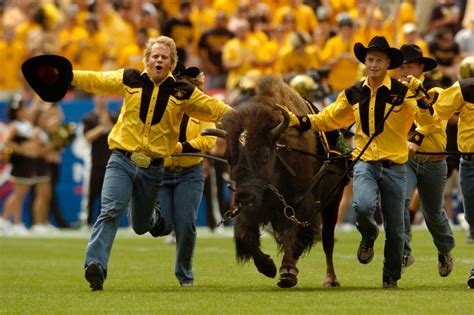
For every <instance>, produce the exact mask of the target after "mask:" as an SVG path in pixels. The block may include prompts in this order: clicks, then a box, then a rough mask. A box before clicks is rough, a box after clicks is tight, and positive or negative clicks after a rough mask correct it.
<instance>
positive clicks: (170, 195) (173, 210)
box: [160, 163, 204, 283]
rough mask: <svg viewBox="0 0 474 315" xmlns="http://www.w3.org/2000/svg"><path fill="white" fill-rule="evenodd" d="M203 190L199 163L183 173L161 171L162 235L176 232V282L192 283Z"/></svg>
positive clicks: (201, 169)
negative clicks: (162, 174)
mask: <svg viewBox="0 0 474 315" xmlns="http://www.w3.org/2000/svg"><path fill="white" fill-rule="evenodd" d="M203 190H204V167H203V164H202V163H201V164H198V165H196V166H193V167H190V168H189V169H187V170H185V171H183V172H179V173H178V172H171V171H165V173H164V179H163V187H162V189H161V190H160V205H161V215H162V217H163V219H164V221H165V227H164V231H163V234H169V233H170V232H171V230H172V229H173V228H174V230H175V232H176V260H175V269H174V271H175V275H176V278H177V279H178V281H179V283H188V282H193V281H194V274H193V271H192V267H193V254H194V247H195V245H196V220H197V215H198V210H199V204H200V202H201V198H202V192H203Z"/></svg>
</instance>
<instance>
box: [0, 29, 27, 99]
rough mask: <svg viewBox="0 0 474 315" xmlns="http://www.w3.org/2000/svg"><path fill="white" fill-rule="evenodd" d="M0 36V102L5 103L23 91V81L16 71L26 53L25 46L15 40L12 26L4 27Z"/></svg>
mask: <svg viewBox="0 0 474 315" xmlns="http://www.w3.org/2000/svg"><path fill="white" fill-rule="evenodd" d="M0 36H1V37H0V60H2V71H0V100H4V101H7V100H10V99H11V98H12V97H13V95H15V94H16V93H18V92H21V91H22V90H23V87H24V84H23V79H22V77H21V73H20V72H19V71H18V69H20V66H21V64H22V63H23V61H25V59H26V58H27V51H26V47H25V44H24V43H23V42H21V41H19V40H17V39H15V29H14V28H13V26H6V27H5V29H4V30H3V34H2V35H0Z"/></svg>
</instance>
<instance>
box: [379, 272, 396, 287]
mask: <svg viewBox="0 0 474 315" xmlns="http://www.w3.org/2000/svg"><path fill="white" fill-rule="evenodd" d="M382 288H384V289H398V285H397V280H393V279H392V278H390V277H388V276H385V275H384V276H383V283H382Z"/></svg>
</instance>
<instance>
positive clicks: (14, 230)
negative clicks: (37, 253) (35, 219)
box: [8, 223, 30, 236]
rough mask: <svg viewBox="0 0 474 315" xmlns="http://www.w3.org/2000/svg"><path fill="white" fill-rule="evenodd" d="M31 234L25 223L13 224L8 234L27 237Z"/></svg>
mask: <svg viewBox="0 0 474 315" xmlns="http://www.w3.org/2000/svg"><path fill="white" fill-rule="evenodd" d="M29 234H30V232H29V231H28V229H27V228H26V226H25V225H24V224H23V223H20V224H13V225H12V227H11V228H10V230H9V232H8V235H10V236H26V235H29Z"/></svg>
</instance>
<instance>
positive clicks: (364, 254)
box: [357, 238, 375, 264]
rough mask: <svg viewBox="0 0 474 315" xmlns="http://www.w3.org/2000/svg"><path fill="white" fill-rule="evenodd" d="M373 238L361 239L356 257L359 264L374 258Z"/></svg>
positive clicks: (366, 262)
mask: <svg viewBox="0 0 474 315" xmlns="http://www.w3.org/2000/svg"><path fill="white" fill-rule="evenodd" d="M374 242H375V240H368V239H364V238H363V239H362V240H361V241H360V244H359V249H358V250H357V259H359V262H360V263H361V264H368V263H370V262H371V261H372V259H373V258H374Z"/></svg>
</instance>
